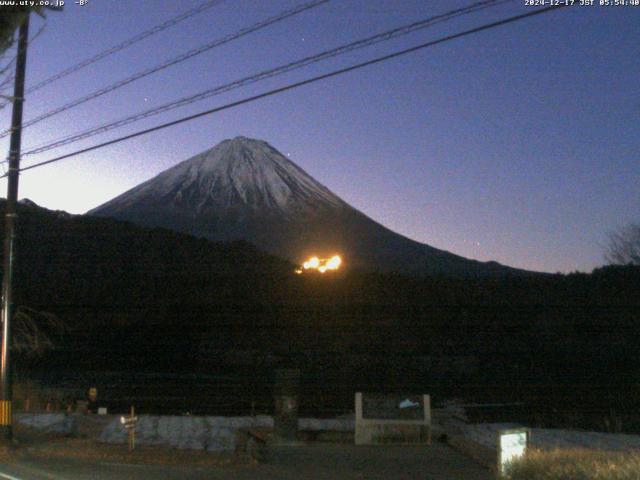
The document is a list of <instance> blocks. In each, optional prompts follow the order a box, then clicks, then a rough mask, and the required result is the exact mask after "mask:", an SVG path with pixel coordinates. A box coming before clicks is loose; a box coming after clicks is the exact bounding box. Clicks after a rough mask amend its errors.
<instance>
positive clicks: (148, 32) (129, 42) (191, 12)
mask: <svg viewBox="0 0 640 480" xmlns="http://www.w3.org/2000/svg"><path fill="white" fill-rule="evenodd" d="M223 1H224V0H208V1H206V2H204V3H203V4H202V5H200V6H198V7H195V8H192V9H191V10H187V11H186V12H184V13H182V14H180V15H178V16H177V17H174V18H171V19H169V20H167V21H166V22H164V23H161V24H159V25H156V26H155V27H153V28H150V29H149V30H146V31H144V32H142V33H139V34H138V35H136V36H134V37H131V38H130V39H128V40H125V41H124V42H122V43H119V44H117V45H114V46H113V47H111V48H108V49H107V50H104V51H102V52H100V53H98V54H97V55H94V56H93V57H90V58H87V59H86V60H83V61H82V62H80V63H78V64H76V65H73V66H71V67H69V68H67V69H65V70H63V71H61V72H59V73H56V74H55V75H52V76H50V77H49V78H46V79H44V80H42V81H41V82H39V83H37V84H36V85H34V86H32V87H29V88H28V89H27V92H26V93H31V92H35V91H36V90H39V89H40V88H42V87H44V86H45V85H50V84H51V83H52V82H55V81H56V80H60V79H61V78H64V77H66V76H68V75H71V74H72V73H75V72H77V71H78V70H81V69H83V68H84V67H86V66H88V65H91V64H92V63H95V62H97V61H99V60H102V59H103V58H105V57H108V56H109V55H112V54H114V53H116V52H119V51H120V50H124V49H125V48H127V47H130V46H131V45H134V44H136V43H138V42H140V41H142V40H144V39H145V38H148V37H150V36H152V35H155V34H156V33H160V32H162V31H163V30H166V29H167V28H170V27H173V26H174V25H177V24H178V23H180V22H182V21H183V20H186V19H188V18H191V17H193V16H195V15H198V14H200V13H202V12H205V11H206V10H208V9H210V8H212V7H214V6H215V5H217V4H219V3H221V2H223Z"/></svg>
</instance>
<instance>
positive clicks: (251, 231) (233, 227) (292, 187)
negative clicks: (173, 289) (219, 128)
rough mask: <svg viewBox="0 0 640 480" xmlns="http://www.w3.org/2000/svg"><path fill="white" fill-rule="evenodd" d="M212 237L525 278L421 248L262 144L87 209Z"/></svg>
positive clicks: (434, 270)
mask: <svg viewBox="0 0 640 480" xmlns="http://www.w3.org/2000/svg"><path fill="white" fill-rule="evenodd" d="M88 214H89V215H95V216H103V217H111V218H115V219H118V220H126V221H130V222H133V223H137V224H140V225H145V226H154V227H164V228H168V229H172V230H176V231H179V232H184V233H189V234H192V235H195V236H200V237H205V238H208V239H211V240H220V241H232V240H245V241H248V242H250V243H252V244H254V245H255V246H257V247H258V248H260V249H262V250H265V251H267V252H269V253H273V254H275V255H278V256H281V257H284V258H287V259H289V260H291V261H293V262H294V263H297V264H300V263H301V262H302V261H303V260H304V259H306V258H307V257H309V256H311V255H317V256H320V257H322V256H330V255H334V254H336V253H337V254H340V255H341V256H342V258H343V259H344V261H345V264H346V265H347V266H350V267H353V268H358V269H362V270H370V271H372V270H377V271H383V272H398V273H406V274H414V275H415V274H417V275H432V274H444V275H454V276H469V275H471V276H486V275H504V274H522V273H526V272H525V271H523V270H517V269H513V268H510V267H505V266H503V265H500V264H498V263H496V262H486V263H484V262H478V261H475V260H469V259H466V258H463V257H460V256H457V255H454V254H452V253H449V252H446V251H444V250H439V249H436V248H434V247H431V246H429V245H426V244H422V243H419V242H416V241H413V240H410V239H409V238H406V237H404V236H402V235H400V234H397V233H395V232H392V231H391V230H389V229H387V228H386V227H384V226H382V225H380V224H379V223H377V222H375V221H374V220H372V219H371V218H369V217H367V216H366V215H365V214H363V213H362V212H360V211H358V210H357V209H355V208H353V207H351V206H350V205H348V204H347V203H346V202H345V201H343V200H342V199H340V198H339V197H338V196H336V195H335V194H333V193H332V192H331V191H330V190H329V189H327V188H326V187H324V186H323V185H321V184H320V183H319V182H317V181H316V180H315V179H313V178H312V177H311V176H310V175H308V174H307V173H306V172H305V171H304V170H302V169H301V168H300V167H298V166H297V165H295V164H294V163H293V162H291V161H290V160H288V159H287V158H286V157H285V156H284V155H282V154H281V153H280V152H278V151H277V150H276V149H275V148H273V147H272V146H271V145H269V144H268V143H266V142H264V141H261V140H254V139H249V138H245V137H236V138H234V139H232V140H224V141H223V142H221V143H219V144H218V145H216V146H215V147H213V148H212V149H210V150H207V151H205V152H202V153H200V154H198V155H196V156H194V157H192V158H190V159H188V160H185V161H183V162H182V163H179V164H178V165H176V166H174V167H172V168H169V169H168V170H165V171H164V172H162V173H160V174H159V175H157V176H156V177H154V178H151V179H150V180H148V181H146V182H144V183H142V184H140V185H138V186H136V187H134V188H132V189H131V190H129V191H127V192H125V193H123V194H122V195H120V196H118V197H116V198H114V199H112V200H111V201H109V202H107V203H105V204H103V205H101V206H99V207H97V208H95V209H93V210H91V211H89V212H88Z"/></svg>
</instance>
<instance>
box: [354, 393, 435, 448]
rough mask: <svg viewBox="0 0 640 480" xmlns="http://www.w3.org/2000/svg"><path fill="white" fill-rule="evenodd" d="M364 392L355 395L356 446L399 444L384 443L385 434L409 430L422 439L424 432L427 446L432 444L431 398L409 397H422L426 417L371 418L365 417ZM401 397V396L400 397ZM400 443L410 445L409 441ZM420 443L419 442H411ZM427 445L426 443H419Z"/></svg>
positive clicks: (424, 395)
mask: <svg viewBox="0 0 640 480" xmlns="http://www.w3.org/2000/svg"><path fill="white" fill-rule="evenodd" d="M364 395H365V394H363V392H356V394H355V410H356V411H355V417H356V431H355V444H356V445H374V444H381V443H397V442H386V441H384V438H383V437H384V435H385V432H389V431H393V430H408V431H412V432H413V433H414V436H415V435H417V436H418V437H419V438H422V436H423V432H424V433H425V434H426V444H427V445H430V444H431V397H430V396H429V395H427V394H423V395H408V396H409V397H417V396H419V397H422V405H423V408H424V416H423V417H421V418H416V419H406V418H405V419H402V418H397V419H396V418H370V417H365V416H364V406H363V397H364ZM398 396H400V395H398ZM399 443H410V442H408V441H404V442H399ZM411 443H418V442H411ZM419 443H425V442H419Z"/></svg>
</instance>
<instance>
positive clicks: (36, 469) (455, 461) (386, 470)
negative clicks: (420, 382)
mask: <svg viewBox="0 0 640 480" xmlns="http://www.w3.org/2000/svg"><path fill="white" fill-rule="evenodd" d="M150 478H152V479H157V480H174V479H175V480H178V479H180V480H183V479H193V480H201V479H202V480H204V479H207V480H218V479H234V480H235V479H237V480H245V479H246V480H249V479H256V480H261V479H264V480H272V479H273V480H275V479H278V480H280V479H282V480H294V479H295V480H299V479H304V480H341V479H345V480H352V479H354V480H355V479H358V480H363V479H367V480H369V479H370V480H378V479H380V480H382V479H385V480H386V479H393V480H403V479H407V480H408V479H421V480H461V479H464V480H491V479H493V478H494V477H493V475H492V474H491V473H490V472H489V471H488V470H486V469H484V468H482V467H480V466H479V465H477V464H475V463H474V462H473V461H471V460H469V459H468V458H467V457H465V456H463V455H462V454H460V453H458V452H456V451H454V450H452V449H451V448H450V447H448V446H446V445H444V444H440V443H434V444H433V445H431V446H422V447H418V446H378V447H362V446H354V445H335V444H314V445H310V446H304V447H288V448H285V447H280V448H277V449H272V450H270V451H269V452H268V453H267V456H266V459H265V462H264V463H261V464H259V465H238V466H234V465H228V466H220V467H212V466H207V467H202V466H189V465H171V466H166V465H139V464H126V463H116V462H107V461H87V460H77V459H64V458H43V457H29V456H23V457H22V458H20V459H16V460H14V461H9V462H6V461H5V462H2V463H0V480H85V479H87V480H88V479H92V480H120V479H122V480H124V479H127V480H137V479H150Z"/></svg>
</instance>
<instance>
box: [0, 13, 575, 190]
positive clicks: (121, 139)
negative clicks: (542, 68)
mask: <svg viewBox="0 0 640 480" xmlns="http://www.w3.org/2000/svg"><path fill="white" fill-rule="evenodd" d="M564 7H565V5H554V6H550V7H545V8H541V9H537V10H532V11H530V12H527V13H524V14H521V15H515V16H512V17H508V18H504V19H502V20H498V21H495V22H492V23H487V24H484V25H481V26H479V27H475V28H472V29H469V30H465V31H463V32H459V33H455V34H452V35H447V36H445V37H441V38H439V39H437V40H431V41H429V42H426V43H422V44H420V45H417V46H414V47H410V48H407V49H404V50H400V51H397V52H394V53H390V54H388V55H384V56H381V57H377V58H374V59H372V60H368V61H366V62H362V63H358V64H355V65H351V66H350V67H346V68H341V69H339V70H333V71H331V72H329V73H325V74H322V75H318V76H315V77H312V78H309V79H307V80H302V81H300V82H295V83H292V84H289V85H285V86H283V87H279V88H275V89H273V90H268V91H266V92H263V93H260V94H258V95H253V96H251V97H247V98H244V99H242V100H238V101H235V102H231V103H228V104H226V105H222V106H220V107H216V108H212V109H210V110H205V111H204V112H200V113H196V114H194V115H189V116H187V117H183V118H179V119H177V120H173V121H171V122H167V123H163V124H161V125H157V126H155V127H152V128H147V129H145V130H140V131H138V132H135V133H131V134H128V135H124V136H122V137H119V138H115V139H113V140H109V141H107V142H103V143H99V144H97V145H93V146H90V147H87V148H83V149H81V150H77V151H75V152H71V153H67V154H65V155H60V156H59V157H55V158H51V159H49V160H45V161H42V162H38V163H34V164H32V165H29V166H27V167H23V168H21V169H20V171H25V170H31V169H34V168H38V167H42V166H44V165H49V164H51V163H55V162H59V161H61V160H65V159H67V158H71V157H75V156H77V155H80V154H82V153H86V152H90V151H93V150H97V149H100V148H104V147H106V146H109V145H114V144H116V143H120V142H124V141H126V140H130V139H132V138H136V137H140V136H142V135H146V134H148V133H152V132H156V131H159V130H163V129H165V128H168V127H172V126H174V125H179V124H181V123H184V122H188V121H190V120H195V119H196V118H200V117H204V116H206V115H212V114H214V113H218V112H221V111H223V110H228V109H231V108H234V107H238V106H240V105H245V104H247V103H252V102H255V101H256V100H260V99H263V98H267V97H271V96H273V95H277V94H280V93H283V92H286V91H289V90H293V89H296V88H299V87H302V86H304V85H309V84H311V83H315V82H318V81H320V80H325V79H328V78H332V77H336V76H338V75H342V74H345V73H347V72H352V71H354V70H358V69H360V68H363V67H367V66H369V65H374V64H377V63H381V62H385V61H387V60H391V59H393V58H397V57H400V56H403V55H407V54H409V53H413V52H416V51H419V50H422V49H425V48H429V47H433V46H435V45H439V44H441V43H445V42H449V41H451V40H455V39H457V38H462V37H466V36H468V35H472V34H474V33H478V32H482V31H485V30H490V29H493V28H496V27H499V26H502V25H507V24H510V23H514V22H517V21H520V20H524V19H525V18H529V17H533V16H536V15H541V14H544V13H548V12H551V11H554V10H558V9H560V8H564ZM4 177H6V174H5V175H2V176H0V178H4Z"/></svg>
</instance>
